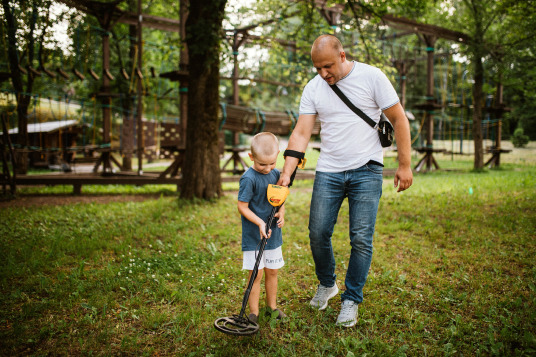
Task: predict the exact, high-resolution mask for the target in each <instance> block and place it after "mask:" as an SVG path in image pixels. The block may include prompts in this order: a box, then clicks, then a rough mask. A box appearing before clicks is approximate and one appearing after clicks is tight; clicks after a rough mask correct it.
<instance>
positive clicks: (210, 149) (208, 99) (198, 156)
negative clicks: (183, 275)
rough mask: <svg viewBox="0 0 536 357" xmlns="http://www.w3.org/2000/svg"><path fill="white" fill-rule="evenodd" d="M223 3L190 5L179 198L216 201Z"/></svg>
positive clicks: (223, 0) (201, 0)
mask: <svg viewBox="0 0 536 357" xmlns="http://www.w3.org/2000/svg"><path fill="white" fill-rule="evenodd" d="M225 3H226V0H196V1H191V2H190V8H189V14H188V20H187V21H186V43H187V46H188V53H189V59H190V61H189V62H190V63H189V81H188V83H189V86H188V119H187V120H188V122H187V132H186V152H185V160H184V165H183V169H182V183H181V197H183V198H187V199H190V198H194V197H197V198H202V199H213V198H216V197H220V196H221V194H222V189H221V177H220V176H221V174H220V163H219V161H220V158H219V148H218V121H219V118H218V108H219V52H220V37H221V31H222V20H223V17H224V11H225Z"/></svg>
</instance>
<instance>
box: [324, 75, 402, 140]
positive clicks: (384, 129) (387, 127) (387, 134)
mask: <svg viewBox="0 0 536 357" xmlns="http://www.w3.org/2000/svg"><path fill="white" fill-rule="evenodd" d="M330 87H331V89H333V91H334V92H335V94H337V95H338V96H339V98H341V100H342V101H343V102H344V104H346V105H347V106H348V108H350V109H351V110H352V111H353V112H354V113H356V114H357V115H358V116H359V117H360V118H361V119H363V120H364V121H365V122H366V123H367V124H368V125H370V126H371V127H372V129H374V130H376V122H375V121H374V120H372V119H370V117H369V116H368V115H367V114H365V113H363V111H362V110H361V109H359V108H358V107H356V106H355V105H354V104H353V103H352V102H350V100H349V99H348V97H346V96H345V95H344V93H343V92H342V91H341V90H340V88H339V87H337V85H336V84H333V85H330ZM393 132H394V129H393V125H392V124H391V122H390V121H389V120H388V119H387V117H386V116H385V115H384V114H383V113H382V114H381V115H380V121H379V122H378V136H379V137H380V143H381V144H382V147H384V148H386V147H389V146H391V145H392V144H393Z"/></svg>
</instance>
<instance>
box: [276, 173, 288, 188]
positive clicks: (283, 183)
mask: <svg viewBox="0 0 536 357" xmlns="http://www.w3.org/2000/svg"><path fill="white" fill-rule="evenodd" d="M289 184H290V175H288V174H286V173H285V172H282V173H281V175H280V176H279V181H277V185H278V186H285V187H288V185H289Z"/></svg>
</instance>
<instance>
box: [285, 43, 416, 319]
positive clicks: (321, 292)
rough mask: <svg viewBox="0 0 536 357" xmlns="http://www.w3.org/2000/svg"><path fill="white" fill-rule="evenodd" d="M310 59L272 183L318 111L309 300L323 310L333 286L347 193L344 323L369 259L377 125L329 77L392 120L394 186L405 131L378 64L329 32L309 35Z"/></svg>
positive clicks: (377, 184)
mask: <svg viewBox="0 0 536 357" xmlns="http://www.w3.org/2000/svg"><path fill="white" fill-rule="evenodd" d="M311 59H312V62H313V65H314V67H315V68H316V70H317V72H318V75H317V76H316V77H315V78H313V79H312V80H311V81H309V83H308V84H307V85H306V86H305V88H304V90H303V94H302V98H301V103H300V115H299V118H298V123H297V125H296V127H295V129H294V131H293V132H292V135H291V137H290V139H289V143H288V148H287V150H288V151H287V153H288V155H286V157H285V165H284V168H283V172H282V173H281V178H280V179H279V182H278V184H280V185H284V186H286V185H288V183H289V181H290V175H291V173H292V172H293V170H294V168H295V167H296V164H297V160H298V159H297V158H295V157H293V156H291V154H292V152H293V151H297V152H305V149H306V148H307V144H308V142H309V139H310V138H311V132H312V130H313V126H314V123H315V120H316V118H317V117H318V119H319V120H320V123H321V131H320V136H321V146H320V157H319V159H318V164H317V167H316V175H315V182H314V186H313V194H312V198H311V211H310V216H309V239H310V245H311V251H312V254H313V259H314V262H315V270H316V275H317V278H318V280H319V282H320V284H319V285H318V289H317V292H316V295H315V296H314V298H313V299H312V300H311V302H310V304H311V305H312V306H313V307H314V308H317V309H318V310H323V309H325V308H326V307H327V305H328V300H329V299H330V298H332V297H334V296H335V295H337V293H338V292H339V289H338V287H337V284H336V275H335V257H334V255H333V248H332V245H331V235H332V233H333V229H334V226H335V223H336V221H337V215H338V212H339V209H340V207H341V204H342V201H343V200H344V198H346V197H348V203H349V208H350V212H349V215H350V231H349V234H350V244H351V253H350V260H349V263H348V269H347V272H346V278H345V285H346V291H345V292H344V293H343V294H342V295H341V300H342V307H341V312H340V314H339V317H338V319H337V325H340V326H345V327H351V326H354V325H355V324H356V322H357V307H358V304H360V303H361V302H362V301H363V286H364V285H365V282H366V279H367V275H368V271H369V268H370V262H371V259H372V236H373V234H374V227H375V223H376V213H377V211H378V204H379V200H380V197H381V194H382V182H383V178H382V173H383V150H382V146H381V144H380V141H379V138H378V132H377V130H374V129H372V127H370V126H369V125H368V124H367V123H366V122H365V121H364V120H363V119H361V118H360V117H359V116H357V114H355V113H354V112H353V111H352V110H351V109H350V108H348V106H347V105H346V104H344V102H343V101H342V100H341V99H340V98H339V97H338V96H337V95H336V93H335V92H334V91H333V89H332V88H330V85H334V84H337V86H338V87H339V88H340V90H341V91H342V92H343V93H344V94H345V95H346V96H347V97H348V98H349V100H350V101H351V102H352V103H353V104H354V105H355V106H356V107H358V108H359V109H361V110H362V111H363V112H365V113H366V114H367V115H368V116H369V117H370V118H372V119H374V120H375V121H376V122H377V121H378V120H379V118H380V114H381V111H383V113H384V114H385V115H386V116H387V118H388V119H389V121H390V122H391V123H392V124H393V127H394V129H395V138H396V143H397V149H398V163H399V165H398V169H397V171H396V174H395V178H394V186H395V187H398V192H400V191H404V190H406V189H407V188H409V187H410V186H411V184H412V182H413V174H412V171H411V167H410V165H411V162H410V161H411V153H410V151H411V136H410V132H409V123H408V120H407V118H406V115H405V113H404V110H403V108H402V106H401V105H400V101H399V99H398V96H397V94H396V91H395V89H394V88H393V86H392V84H391V83H390V82H389V80H388V79H387V77H386V76H385V75H384V74H383V73H382V72H381V71H380V70H379V69H378V68H375V67H372V66H369V65H366V64H364V63H358V62H350V61H348V60H347V59H346V55H345V52H344V50H343V47H342V45H341V43H340V41H339V40H338V39H337V38H336V37H335V36H332V35H322V36H320V37H318V38H317V39H316V40H315V42H314V43H313V46H312V49H311ZM294 156H296V155H295V153H294ZM298 156H299V155H298Z"/></svg>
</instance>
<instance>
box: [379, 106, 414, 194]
mask: <svg viewBox="0 0 536 357" xmlns="http://www.w3.org/2000/svg"><path fill="white" fill-rule="evenodd" d="M383 113H384V114H385V116H386V117H387V118H388V119H389V121H390V122H391V123H392V124H393V128H394V129H395V138H396V147H397V149H398V169H397V170H396V173H395V181H394V184H395V187H397V186H398V191H397V192H400V191H404V190H406V189H408V188H409V187H410V186H411V185H412V184H413V172H412V171H411V134H410V131H409V121H408V118H407V117H406V113H404V108H402V105H400V103H397V104H396V105H393V106H392V107H390V108H388V109H386V110H384V111H383Z"/></svg>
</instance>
